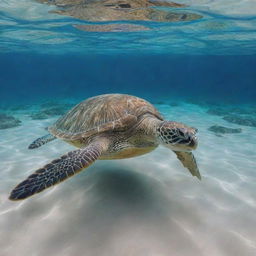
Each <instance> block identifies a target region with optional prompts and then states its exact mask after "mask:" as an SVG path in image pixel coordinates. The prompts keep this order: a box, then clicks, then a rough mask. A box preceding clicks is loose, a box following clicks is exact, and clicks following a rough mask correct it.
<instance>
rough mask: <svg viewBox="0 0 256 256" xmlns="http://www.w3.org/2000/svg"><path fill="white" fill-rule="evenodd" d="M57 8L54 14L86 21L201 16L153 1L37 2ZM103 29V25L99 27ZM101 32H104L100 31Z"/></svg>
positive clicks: (76, 0) (148, 19) (81, 0)
mask: <svg viewBox="0 0 256 256" xmlns="http://www.w3.org/2000/svg"><path fill="white" fill-rule="evenodd" d="M38 1H39V2H41V3H47V4H50V5H55V6H57V7H58V9H57V10H55V11H53V12H54V13H58V14H62V15H68V16H72V17H75V18H78V19H82V20H86V21H95V22H96V21H117V20H119V21H120V20H123V21H127V20H138V21H162V22H174V21H191V20H197V19H200V18H201V17H202V16H201V15H198V14H195V13H188V12H174V11H170V10H167V9H166V10H164V9H157V8H154V7H185V5H183V4H178V3H173V2H167V1H157V0H156V1H153V0H38ZM102 26H104V25H102ZM103 31H104V30H103Z"/></svg>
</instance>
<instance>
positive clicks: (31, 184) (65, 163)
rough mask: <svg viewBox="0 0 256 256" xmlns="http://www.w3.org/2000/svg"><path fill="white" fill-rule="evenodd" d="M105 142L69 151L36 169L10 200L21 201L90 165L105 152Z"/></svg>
mask: <svg viewBox="0 0 256 256" xmlns="http://www.w3.org/2000/svg"><path fill="white" fill-rule="evenodd" d="M106 146H107V145H106V143H105V141H102V142H101V141H100V140H99V141H98V142H95V143H91V144H90V145H89V146H87V147H85V148H82V149H78V150H74V151H71V152H69V153H67V154H65V155H63V156H62V157H60V158H58V159H55V160H53V161H52V162H51V163H49V164H47V165H45V166H44V167H43V168H40V169H38V170H37V171H36V172H34V173H33V174H32V175H30V176H29V177H28V178H27V179H26V180H24V181H23V182H21V183H20V184H18V185H17V186H16V188H14V189H13V191H12V192H11V195H10V197H9V199H10V200H21V199H25V198H27V197H30V196H32V195H34V194H36V193H39V192H41V191H43V190H44V189H46V188H49V187H51V186H53V185H55V184H58V183H60V182H62V181H64V180H65V179H67V178H69V177H71V176H73V175H74V174H76V173H78V172H80V171H82V170H83V169H84V168H86V167H88V166H89V165H91V164H92V163H93V162H94V161H95V160H97V158H98V157H99V156H100V155H101V154H102V152H103V151H104V150H106Z"/></svg>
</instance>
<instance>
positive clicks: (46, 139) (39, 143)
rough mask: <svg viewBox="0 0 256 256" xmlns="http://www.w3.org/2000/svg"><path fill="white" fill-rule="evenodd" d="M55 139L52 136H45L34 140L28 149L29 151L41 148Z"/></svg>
mask: <svg viewBox="0 0 256 256" xmlns="http://www.w3.org/2000/svg"><path fill="white" fill-rule="evenodd" d="M55 139H56V137H54V136H53V135H51V134H46V135H44V136H42V137H40V138H38V139H36V140H35V141H33V142H32V143H31V144H30V145H29V146H28V148H29V149H34V148H39V147H41V146H42V145H44V144H46V143H48V142H50V141H52V140H55Z"/></svg>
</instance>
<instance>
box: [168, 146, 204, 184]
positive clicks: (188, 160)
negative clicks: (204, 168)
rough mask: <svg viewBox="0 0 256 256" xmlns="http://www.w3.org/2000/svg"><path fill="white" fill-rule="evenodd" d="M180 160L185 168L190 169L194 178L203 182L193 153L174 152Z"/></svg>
mask: <svg viewBox="0 0 256 256" xmlns="http://www.w3.org/2000/svg"><path fill="white" fill-rule="evenodd" d="M173 152H174V153H175V154H176V155H177V157H178V159H179V160H180V161H181V162H182V164H183V166H184V167H186V168H188V170H189V171H190V173H191V174H192V175H193V176H196V177H197V178H198V179H199V180H201V175H200V172H199V169H198V167H197V163H196V159H195V157H194V155H193V153H192V152H182V151H173Z"/></svg>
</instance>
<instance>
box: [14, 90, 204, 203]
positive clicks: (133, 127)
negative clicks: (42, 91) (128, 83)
mask: <svg viewBox="0 0 256 256" xmlns="http://www.w3.org/2000/svg"><path fill="white" fill-rule="evenodd" d="M48 131H49V133H50V134H47V135H45V136H43V137H41V138H39V139H37V140H35V141H34V142H33V143H32V144H31V145H30V146H29V148H30V149H33V148H37V147H40V146H41V145H43V144H45V143H47V142H49V141H52V140H54V139H56V138H58V139H62V140H64V141H65V142H67V143H69V144H71V145H73V146H75V147H78V148H79V149H77V150H74V151H71V152H69V153H67V154H65V155H63V156H61V157H60V158H58V159H55V160H53V161H52V162H51V163H49V164H47V165H45V166H44V167H42V168H40V169H38V170H37V171H36V172H34V173H33V174H32V175H30V176H29V177H28V178H27V179H25V180H24V181H23V182H21V183H20V184H19V185H18V186H17V187H16V188H14V190H13V191H12V192H11V195H10V199H11V200H20V199H25V198H27V197H29V196H32V195H33V194H35V193H39V192H41V191H42V190H44V189H46V188H48V187H51V186H53V185H55V184H57V183H60V182H62V181H63V180H65V179H67V178H69V177H71V176H73V175H74V174H76V173H78V172H80V171H81V170H83V169H84V168H87V167H88V166H90V165H91V164H92V163H93V162H95V161H96V160H97V159H102V160H105V159H123V158H130V157H135V156H140V155H143V154H146V153H149V152H151V151H152V150H154V149H156V148H157V147H158V146H159V145H163V146H165V147H167V148H169V149H171V150H172V151H173V152H174V153H175V154H176V155H177V157H178V159H179V160H180V161H181V162H182V163H183V165H184V166H185V167H187V168H188V170H189V171H190V172H191V174H192V175H193V176H196V177H197V178H199V179H201V176H200V173H199V170H198V167H197V164H196V160H195V158H194V156H193V154H192V152H191V151H192V150H194V149H196V147H197V137H196V135H195V134H196V132H197V129H195V128H192V127H188V126H186V125H185V124H182V123H178V122H174V121H165V120H163V117H162V116H161V115H160V113H159V112H158V111H157V110H156V109H155V107H154V106H153V105H151V104H150V103H149V102H147V101H145V100H143V99H141V98H138V97H135V96H130V95H125V94H105V95H100V96H96V97H93V98H89V99H87V100H85V101H82V102H81V103H79V104H78V105H76V106H75V107H74V108H72V109H71V110H70V111H69V112H67V113H66V114H65V115H64V116H62V117H61V118H60V119H58V120H57V121H56V122H55V123H54V124H53V125H52V126H51V127H49V128H48Z"/></svg>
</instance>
